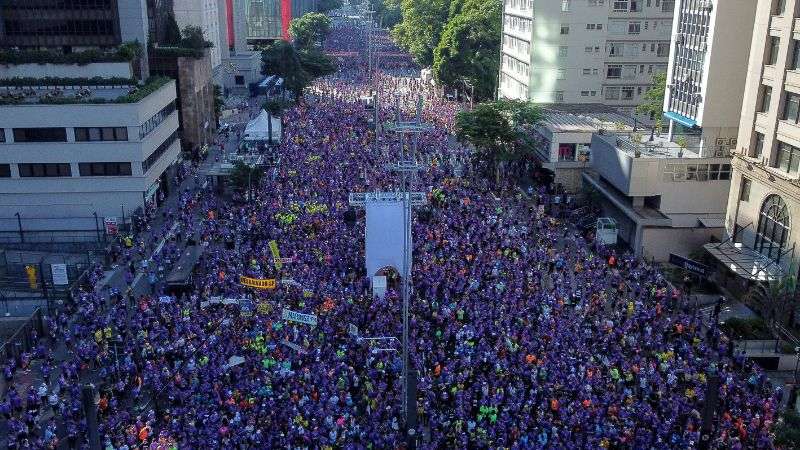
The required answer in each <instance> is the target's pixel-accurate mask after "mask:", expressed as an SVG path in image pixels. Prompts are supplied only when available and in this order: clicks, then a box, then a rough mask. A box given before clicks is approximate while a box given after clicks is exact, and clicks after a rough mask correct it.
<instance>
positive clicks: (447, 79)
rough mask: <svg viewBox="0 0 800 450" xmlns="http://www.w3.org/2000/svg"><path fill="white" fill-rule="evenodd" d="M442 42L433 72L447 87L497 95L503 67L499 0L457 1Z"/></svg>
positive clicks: (485, 96) (478, 95) (480, 96)
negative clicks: (501, 67)
mask: <svg viewBox="0 0 800 450" xmlns="http://www.w3.org/2000/svg"><path fill="white" fill-rule="evenodd" d="M450 10H451V13H454V14H455V15H454V16H453V17H452V19H450V20H449V21H448V22H447V25H445V28H444V31H443V32H442V36H441V39H440V41H439V45H437V46H436V49H435V50H434V53H433V74H434V76H435V77H436V79H437V80H438V81H439V82H441V83H442V84H444V85H445V86H448V87H453V88H458V89H463V88H464V83H463V80H465V79H466V80H467V81H469V83H470V84H471V85H472V86H474V88H475V97H476V98H478V99H488V98H492V97H494V92H495V89H496V86H497V77H498V73H499V70H500V42H501V41H500V34H501V29H500V19H501V14H502V4H501V2H500V0H488V1H482V0H466V1H454V2H453V3H452V4H451V8H450Z"/></svg>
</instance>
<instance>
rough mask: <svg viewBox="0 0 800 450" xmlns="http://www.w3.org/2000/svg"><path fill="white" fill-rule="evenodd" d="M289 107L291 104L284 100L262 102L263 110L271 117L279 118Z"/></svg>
mask: <svg viewBox="0 0 800 450" xmlns="http://www.w3.org/2000/svg"><path fill="white" fill-rule="evenodd" d="M290 105H291V103H290V102H288V101H286V100H280V99H273V100H267V101H266V102H264V106H263V108H264V109H265V110H267V111H268V112H269V113H270V114H272V115H273V116H280V115H282V114H283V111H284V110H286V108H288V107H289V106H290Z"/></svg>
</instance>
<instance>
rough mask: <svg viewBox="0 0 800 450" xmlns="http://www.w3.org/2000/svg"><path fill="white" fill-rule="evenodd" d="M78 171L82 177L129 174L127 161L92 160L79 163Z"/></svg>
mask: <svg viewBox="0 0 800 450" xmlns="http://www.w3.org/2000/svg"><path fill="white" fill-rule="evenodd" d="M78 172H79V173H80V174H81V176H82V177H102V176H105V177H113V176H126V175H130V174H131V163H129V162H93V163H79V164H78Z"/></svg>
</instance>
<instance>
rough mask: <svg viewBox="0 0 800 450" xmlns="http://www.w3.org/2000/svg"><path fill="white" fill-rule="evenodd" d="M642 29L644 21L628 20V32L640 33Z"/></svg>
mask: <svg viewBox="0 0 800 450" xmlns="http://www.w3.org/2000/svg"><path fill="white" fill-rule="evenodd" d="M641 31H642V22H628V34H639V33H641Z"/></svg>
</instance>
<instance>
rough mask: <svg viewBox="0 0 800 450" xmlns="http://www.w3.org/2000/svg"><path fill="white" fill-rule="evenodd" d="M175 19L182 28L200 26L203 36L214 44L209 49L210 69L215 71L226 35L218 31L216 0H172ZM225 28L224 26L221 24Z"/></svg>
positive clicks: (218, 19)
mask: <svg viewBox="0 0 800 450" xmlns="http://www.w3.org/2000/svg"><path fill="white" fill-rule="evenodd" d="M173 10H174V12H175V21H176V22H178V26H179V27H180V28H181V29H183V28H184V27H185V26H187V25H193V26H197V27H200V28H201V29H202V30H203V34H204V35H205V38H206V39H207V40H208V41H210V42H211V43H212V44H214V47H212V48H211V49H209V55H210V57H211V69H212V70H214V71H216V70H217V68H218V67H219V65H220V63H221V62H222V55H223V51H222V49H227V48H228V44H227V36H225V35H223V34H222V33H220V23H219V21H220V14H219V9H218V0H173ZM222 29H223V30H227V27H226V26H224V25H223V26H222Z"/></svg>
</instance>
